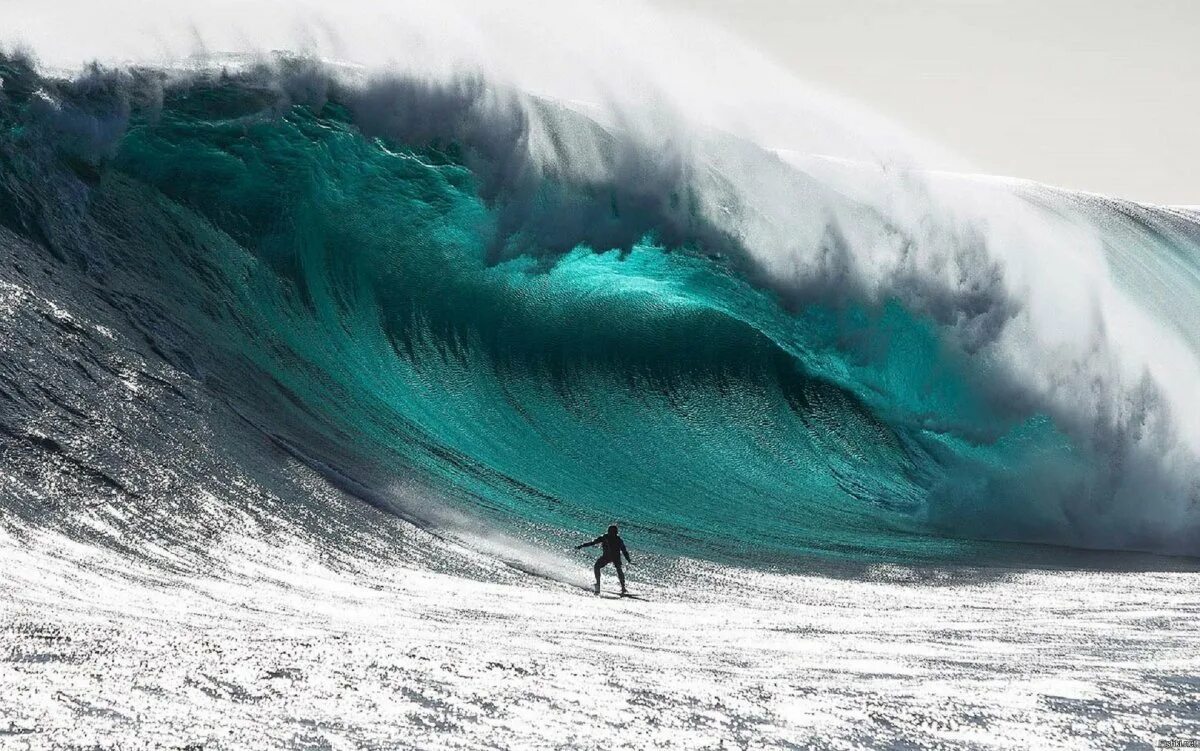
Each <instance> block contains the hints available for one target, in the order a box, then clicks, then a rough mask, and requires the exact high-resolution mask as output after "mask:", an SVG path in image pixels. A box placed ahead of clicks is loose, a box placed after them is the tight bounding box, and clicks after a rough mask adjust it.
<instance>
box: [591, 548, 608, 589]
mask: <svg viewBox="0 0 1200 751" xmlns="http://www.w3.org/2000/svg"><path fill="white" fill-rule="evenodd" d="M606 563H608V559H607V558H605V557H604V556H600V557H599V558H597V559H596V565H595V566H592V570H593V571H595V572H596V587H597V588H598V587H599V586H600V569H602V568H604V564H606Z"/></svg>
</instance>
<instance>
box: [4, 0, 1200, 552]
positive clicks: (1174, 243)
mask: <svg viewBox="0 0 1200 751" xmlns="http://www.w3.org/2000/svg"><path fill="white" fill-rule="evenodd" d="M580 7H585V6H580ZM576 10H577V12H580V13H583V12H585V11H583V10H578V9H576ZM587 12H592V11H587ZM218 16H219V14H218ZM430 17H431V16H429V15H428V14H425V15H416V16H414V18H419V19H424V20H421V21H414V24H413V27H412V29H411V30H410V31H411V32H412V34H414V37H413V38H414V39H418V40H419V39H424V40H425V42H424V43H423V45H424V46H422V43H418V42H413V45H414V46H413V47H412V48H411V49H412V50H428V49H429V41H428V40H429V39H430V38H431V37H426V36H422V35H421V34H422V24H424V23H428V19H429V18H430ZM356 18H359V19H360V20H359V21H358V22H357V23H358V24H359V25H361V24H362V23H363V22H362V21H361V17H356ZM521 18H522V19H523V20H525V21H528V19H526V18H525V16H524V15H522V16H521ZM548 18H549V20H546V21H545V24H547V26H546V27H545V28H542V29H541V31H542V32H544V31H546V29H547V28H554V29H557V28H558V25H557V24H560V23H561V22H560V21H555V20H554V17H553V15H551V16H549V17H548ZM589 18H590V16H589ZM635 18H636V20H637V23H634V24H633V26H632V30H631V31H630V33H629V36H628V37H618V38H620V39H621V43H622V44H628V45H632V47H630V50H631V52H630V55H629V56H628V57H627V58H624V59H622V57H621V56H620V55H615V56H614V55H613V54H612V51H611V50H612V46H611V45H608V44H606V45H604V46H603V49H604V50H605V51H606V52H605V56H607V57H606V59H605V60H603V61H602V60H601V59H600V57H601V55H600V53H599V51H598V49H599V48H596V49H593V50H592V51H589V49H588V48H587V46H586V45H584V46H582V47H581V48H580V49H577V50H568V49H566V47H568V46H569V45H568V44H567V42H568V41H571V42H574V41H577V40H576V39H575V37H570V38H569V39H564V38H562V37H556V36H555V35H553V34H546V35H545V36H547V37H548V38H547V39H546V40H545V42H544V46H543V47H541V48H538V49H539V50H542V51H544V52H545V54H546V55H547V60H550V61H553V62H559V61H567V60H570V61H572V62H571V63H570V64H567V63H565V62H564V63H563V64H562V65H561V66H558V68H557V75H556V76H548V77H547V80H543V81H540V82H536V83H535V82H533V80H532V73H531V71H533V70H535V69H536V68H537V67H538V66H536V65H534V64H533V61H532V57H534V52H533V51H529V52H528V53H527V55H528V56H529V58H530V59H525V58H522V56H521V55H520V54H518V52H517V50H519V49H520V48H521V46H522V45H521V44H514V43H513V39H512V38H506V36H505V35H506V34H509V33H513V34H515V33H516V32H515V31H512V30H511V29H512V28H517V27H518V26H519V25H517V24H510V25H505V24H500V30H499V31H498V32H497V34H496V38H495V39H491V40H490V43H489V44H483V43H482V42H481V43H480V44H481V47H480V49H481V50H482V51H480V52H476V53H474V57H470V58H466V57H464V56H465V53H463V55H464V56H459V53H460V52H461V51H462V50H466V49H467V48H468V47H470V46H471V45H467V44H463V45H462V48H461V50H460V49H458V48H457V47H455V48H454V49H451V50H447V49H442V50H441V51H440V52H439V53H438V54H437V55H434V56H433V58H434V59H435V61H436V63H437V64H436V65H418V64H417V63H415V62H411V61H405V60H393V61H392V62H390V63H388V64H386V65H385V64H384V63H383V62H382V60H381V58H380V57H379V50H380V49H381V46H373V45H372V44H369V43H364V44H365V45H366V46H365V47H364V50H363V53H362V55H361V56H358V57H356V55H355V54H354V53H355V48H354V45H353V43H352V42H351V41H350V40H348V38H347V37H346V36H345V34H344V32H343V33H342V34H340V35H339V34H335V33H334V32H333V31H332V30H329V31H328V34H327V36H328V37H329V39H334V38H336V39H337V41H338V44H339V45H340V47H339V49H338V54H337V57H338V58H340V59H341V60H343V61H347V60H353V61H359V60H360V59H361V60H365V62H367V63H368V65H367V66H366V67H354V66H349V65H345V64H332V63H327V62H320V61H319V60H317V59H315V58H314V57H313V56H311V55H309V56H294V55H275V56H249V57H245V56H242V57H238V56H228V55H226V56H223V57H222V58H220V60H219V61H215V60H213V58H211V57H209V58H206V59H192V60H190V61H189V62H188V63H187V64H186V65H179V64H173V65H170V66H164V65H162V64H153V65H135V66H125V67H95V68H92V69H89V70H87V71H85V72H83V73H79V74H74V75H70V76H65V75H64V76H58V77H54V76H50V75H48V74H46V73H45V72H39V71H38V70H37V69H36V66H34V65H33V64H32V63H30V62H29V61H28V60H27V59H26V58H23V57H20V56H16V57H9V58H6V59H4V60H3V61H2V62H0V78H2V79H3V88H2V89H0V227H3V228H4V230H3V231H4V232H6V233H7V234H9V235H10V236H16V237H17V238H19V240H20V241H21V242H22V243H27V244H29V245H30V246H31V247H36V248H37V249H38V250H37V252H38V253H40V254H42V257H43V258H44V259H47V260H48V261H49V262H51V263H55V264H62V265H64V266H68V267H72V268H76V269H82V270H83V271H84V272H85V273H86V276H87V278H88V279H89V280H91V281H90V284H91V285H94V287H95V288H96V289H98V290H101V291H102V292H103V293H104V294H105V295H106V296H107V298H108V299H110V300H111V301H112V302H113V304H114V305H115V306H116V307H117V308H118V309H119V310H121V311H122V313H123V315H125V316H126V319H127V322H128V326H129V328H130V330H131V331H136V332H138V334H140V335H141V336H144V337H145V338H146V339H147V340H148V341H149V342H150V343H151V346H152V347H153V349H154V351H155V352H156V353H158V355H159V356H161V357H162V358H163V359H164V360H166V361H167V362H169V363H171V364H172V365H173V366H174V367H176V368H178V369H180V370H182V371H184V372H187V373H188V374H190V375H191V376H192V377H193V378H195V379H197V380H198V381H200V382H202V383H203V384H204V385H205V387H206V388H207V389H209V390H210V392H211V393H213V394H214V395H217V396H218V397H219V398H220V399H221V400H224V401H226V402H227V403H229V404H230V405H232V406H233V407H234V408H235V409H236V410H237V411H238V413H239V414H241V415H243V416H244V417H245V418H246V420H248V421H249V423H250V424H252V425H253V426H254V428H255V429H257V430H260V431H262V432H264V433H265V434H267V435H269V436H271V437H272V438H273V440H275V441H276V442H277V443H279V444H280V445H284V446H286V447H288V450H289V451H291V452H292V453H293V454H294V455H295V456H297V457H300V458H302V459H303V460H304V461H306V462H309V463H310V464H311V465H312V466H314V467H317V468H318V469H320V470H321V471H322V472H324V473H325V474H326V475H327V476H328V477H330V478H331V479H334V480H335V481H336V482H338V483H339V484H341V485H343V486H344V487H347V488H351V489H353V490H354V492H356V493H358V494H360V495H361V496H362V497H363V498H364V500H366V501H369V502H371V503H374V504H376V505H380V506H383V507H385V508H388V509H390V510H393V511H395V512H397V513H400V514H402V515H404V516H406V517H407V518H412V519H416V520H418V521H421V522H423V523H426V524H430V525H433V526H438V525H439V524H442V523H447V524H449V523H450V522H448V521H447V520H451V519H460V518H461V515H462V514H464V513H465V514H467V515H469V516H470V517H472V518H474V519H478V520H482V521H480V522H479V524H481V525H483V526H484V527H487V526H489V525H491V526H494V527H496V528H500V529H511V528H519V529H524V530H531V529H532V530H543V531H545V530H563V529H568V530H572V529H582V528H588V527H595V526H596V525H597V524H607V523H608V522H610V521H612V520H619V521H621V522H623V523H625V524H627V525H632V526H634V527H636V528H638V529H639V533H640V534H641V535H642V536H644V537H645V539H647V540H648V541H649V544H650V545H651V546H652V547H656V548H658V549H659V550H662V551H666V552H672V553H680V554H689V555H709V556H719V557H734V558H739V559H743V560H749V561H776V560H780V559H783V558H786V557H789V556H793V555H796V554H799V553H804V552H813V551H820V552H825V553H837V554H849V555H856V556H858V555H883V556H909V555H920V556H967V557H969V556H970V555H971V553H972V550H973V548H972V545H971V543H970V542H968V541H971V540H1019V541H1030V542H1047V543H1055V544H1061V545H1069V546H1079V547H1089V548H1105V549H1138V550H1149V551H1155V552H1169V553H1185V554H1196V553H1200V547H1198V543H1197V540H1198V539H1200V537H1198V536H1197V532H1198V531H1200V529H1198V527H1200V469H1198V467H1200V464H1198V463H1197V452H1198V451H1200V403H1198V398H1197V396H1196V391H1195V383H1197V379H1198V378H1200V318H1198V316H1200V313H1197V312H1196V311H1200V225H1198V223H1197V220H1196V217H1195V215H1194V214H1189V213H1187V212H1185V211H1183V210H1170V209H1159V208H1151V207H1145V206H1139V205H1131V204H1127V203H1121V202H1116V201H1109V200H1106V199H1103V198H1100V197H1092V196H1080V195H1074V194H1067V193H1064V192H1060V191H1055V190H1052V189H1048V188H1043V187H1040V186H1035V185H1031V184H1021V183H1012V182H1000V181H992V180H986V179H978V178H965V177H956V176H952V175H934V174H929V173H924V172H921V171H920V170H919V169H917V168H916V164H917V163H919V156H914V154H916V153H918V151H919V149H907V148H901V147H900V145H899V144H900V143H901V142H902V140H903V139H902V137H900V136H897V135H896V134H895V133H894V132H893V131H890V130H888V129H886V128H885V127H884V126H882V125H879V124H876V123H874V122H873V120H872V118H870V117H869V116H865V115H862V114H861V113H853V112H851V111H850V110H849V109H846V110H840V109H839V108H838V107H837V106H835V105H833V104H830V103H829V102H828V101H826V100H817V99H813V98H811V96H810V94H808V93H806V92H805V90H804V89H803V88H802V87H800V86H798V85H794V84H790V83H789V84H788V85H780V86H777V87H775V92H776V93H775V99H774V100H772V99H771V98H770V97H768V96H767V95H766V93H765V90H759V91H758V92H757V93H755V94H753V96H754V97H757V98H756V99H755V101H754V103H753V105H751V104H749V103H748V97H750V96H751V95H749V94H744V95H743V98H742V99H741V100H739V99H738V98H737V97H736V96H734V94H733V93H732V92H734V90H735V87H733V86H731V85H729V80H731V79H730V78H728V77H730V76H732V77H736V76H746V70H745V69H744V68H739V69H736V70H731V71H729V72H728V73H727V74H726V76H727V78H726V79H718V80H715V81H714V82H713V85H712V86H711V88H708V89H706V88H705V87H703V86H701V85H699V82H700V80H701V79H700V78H699V77H698V76H697V75H696V74H695V72H694V71H690V70H688V69H686V66H684V67H682V68H681V67H679V66H680V65H682V63H681V62H680V60H683V61H689V60H695V59H696V58H695V56H692V55H689V56H684V57H683V58H680V59H679V60H672V59H671V56H670V54H668V52H669V51H670V50H671V49H673V48H674V46H675V45H674V43H673V42H671V41H670V35H669V34H667V33H666V31H667V28H668V27H666V26H665V25H663V24H662V22H661V19H658V18H657V17H650V16H645V17H643V16H635ZM571 20H572V21H575V22H577V21H578V20H579V19H577V18H573V17H572V19H571ZM656 24H658V25H656ZM351 25H354V24H351ZM609 25H610V26H611V24H609ZM510 26H511V28H510ZM312 28H313V29H316V30H317V31H314V32H313V33H317V32H319V30H320V28H321V27H320V25H319V24H318V25H316V26H313V27H312ZM339 28H340V27H339ZM388 28H392V26H390V25H389V26H388ZM534 28H535V30H536V29H537V28H538V27H536V25H535V27H534ZM607 28H609V27H608V26H602V30H603V29H607ZM610 30H611V31H612V32H613V33H614V34H616V33H617V32H618V29H617V28H615V27H614V28H612V29H610ZM460 32H461V30H460ZM529 34H530V32H528V31H524V32H522V35H521V39H520V41H521V42H522V43H524V42H525V41H527V39H526V37H528V36H529ZM542 35H543V34H538V35H537V36H539V38H540V36H542ZM199 36H200V38H201V39H202V38H203V34H200V35H199ZM451 36H452V37H453V36H454V35H451ZM458 36H460V37H462V38H469V39H471V40H474V41H476V42H479V39H480V38H479V37H477V36H474V35H471V34H465V32H462V33H460V34H459V35H458ZM576 36H578V35H576ZM651 40H659V41H661V42H662V44H663V45H664V49H665V50H667V51H668V52H664V51H662V50H659V51H655V52H646V51H645V50H644V47H645V46H648V45H649V42H650V41H651ZM722 41H726V40H722ZM205 46H207V45H205ZM313 46H314V47H315V48H316V50H315V51H316V52H321V48H322V47H323V44H322V43H320V42H319V41H318V42H314V43H313ZM400 47H401V48H404V46H403V45H400ZM310 51H313V50H310ZM34 52H35V53H36V52H37V49H36V47H35V48H34ZM96 54H101V51H100V50H97V52H96ZM106 54H115V53H113V51H112V50H109V51H108V53H106ZM422 54H423V53H417V52H412V53H411V55H410V54H409V53H408V52H404V53H403V54H402V53H400V52H398V53H397V55H396V57H397V58H402V57H413V59H414V60H418V59H421V58H422ZM489 54H491V55H492V57H489ZM729 54H731V55H733V56H734V57H735V58H738V56H741V57H740V58H739V59H743V60H745V61H747V64H748V65H753V66H755V67H754V70H756V71H758V70H761V71H763V72H764V75H768V76H769V77H770V81H772V82H775V81H780V80H782V79H781V78H780V76H781V75H782V74H779V73H778V71H774V70H773V69H772V68H771V67H770V66H769V65H768V64H766V63H765V62H763V61H755V60H753V56H752V55H750V53H746V52H738V51H737V50H736V49H734V50H732V52H730V53H729ZM613 57H615V58H617V59H615V60H614V59H610V58H613ZM491 59H495V60H497V61H499V62H497V63H496V65H495V69H494V70H492V69H490V68H489V63H488V61H489V60H491ZM426 62H428V61H426ZM609 65H611V70H606V67H607V66H609ZM658 66H661V67H658ZM550 67H554V66H550ZM629 70H633V71H636V72H635V73H631V74H628V75H626V74H627V72H628V71H629ZM606 76H608V78H606ZM554 78H561V79H562V80H549V79H554ZM752 78H753V77H747V78H746V80H751V79H752ZM567 79H570V81H571V83H569V84H568V83H564V81H566V80H567ZM585 82H586V83H585ZM585 89H586V90H587V91H585ZM659 92H662V94H661V95H659ZM580 96H582V98H579V97H580ZM773 108H774V109H773ZM789 128H791V129H792V130H790V131H789V130H788V129H789ZM781 132H787V133H791V136H790V137H786V133H785V135H784V136H780V133H781ZM831 155H832V156H831ZM13 242H15V240H14V241H13ZM22 247H24V245H23V246H22ZM0 414H2V413H0ZM397 483H403V484H404V486H405V487H418V488H421V489H422V490H421V491H420V492H418V493H415V494H414V493H412V492H405V493H395V492H392V491H390V490H389V488H393V487H395V486H396V484H397ZM415 499H420V500H415ZM430 499H435V500H433V501H431V500H430ZM455 523H456V524H457V523H460V522H455Z"/></svg>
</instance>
